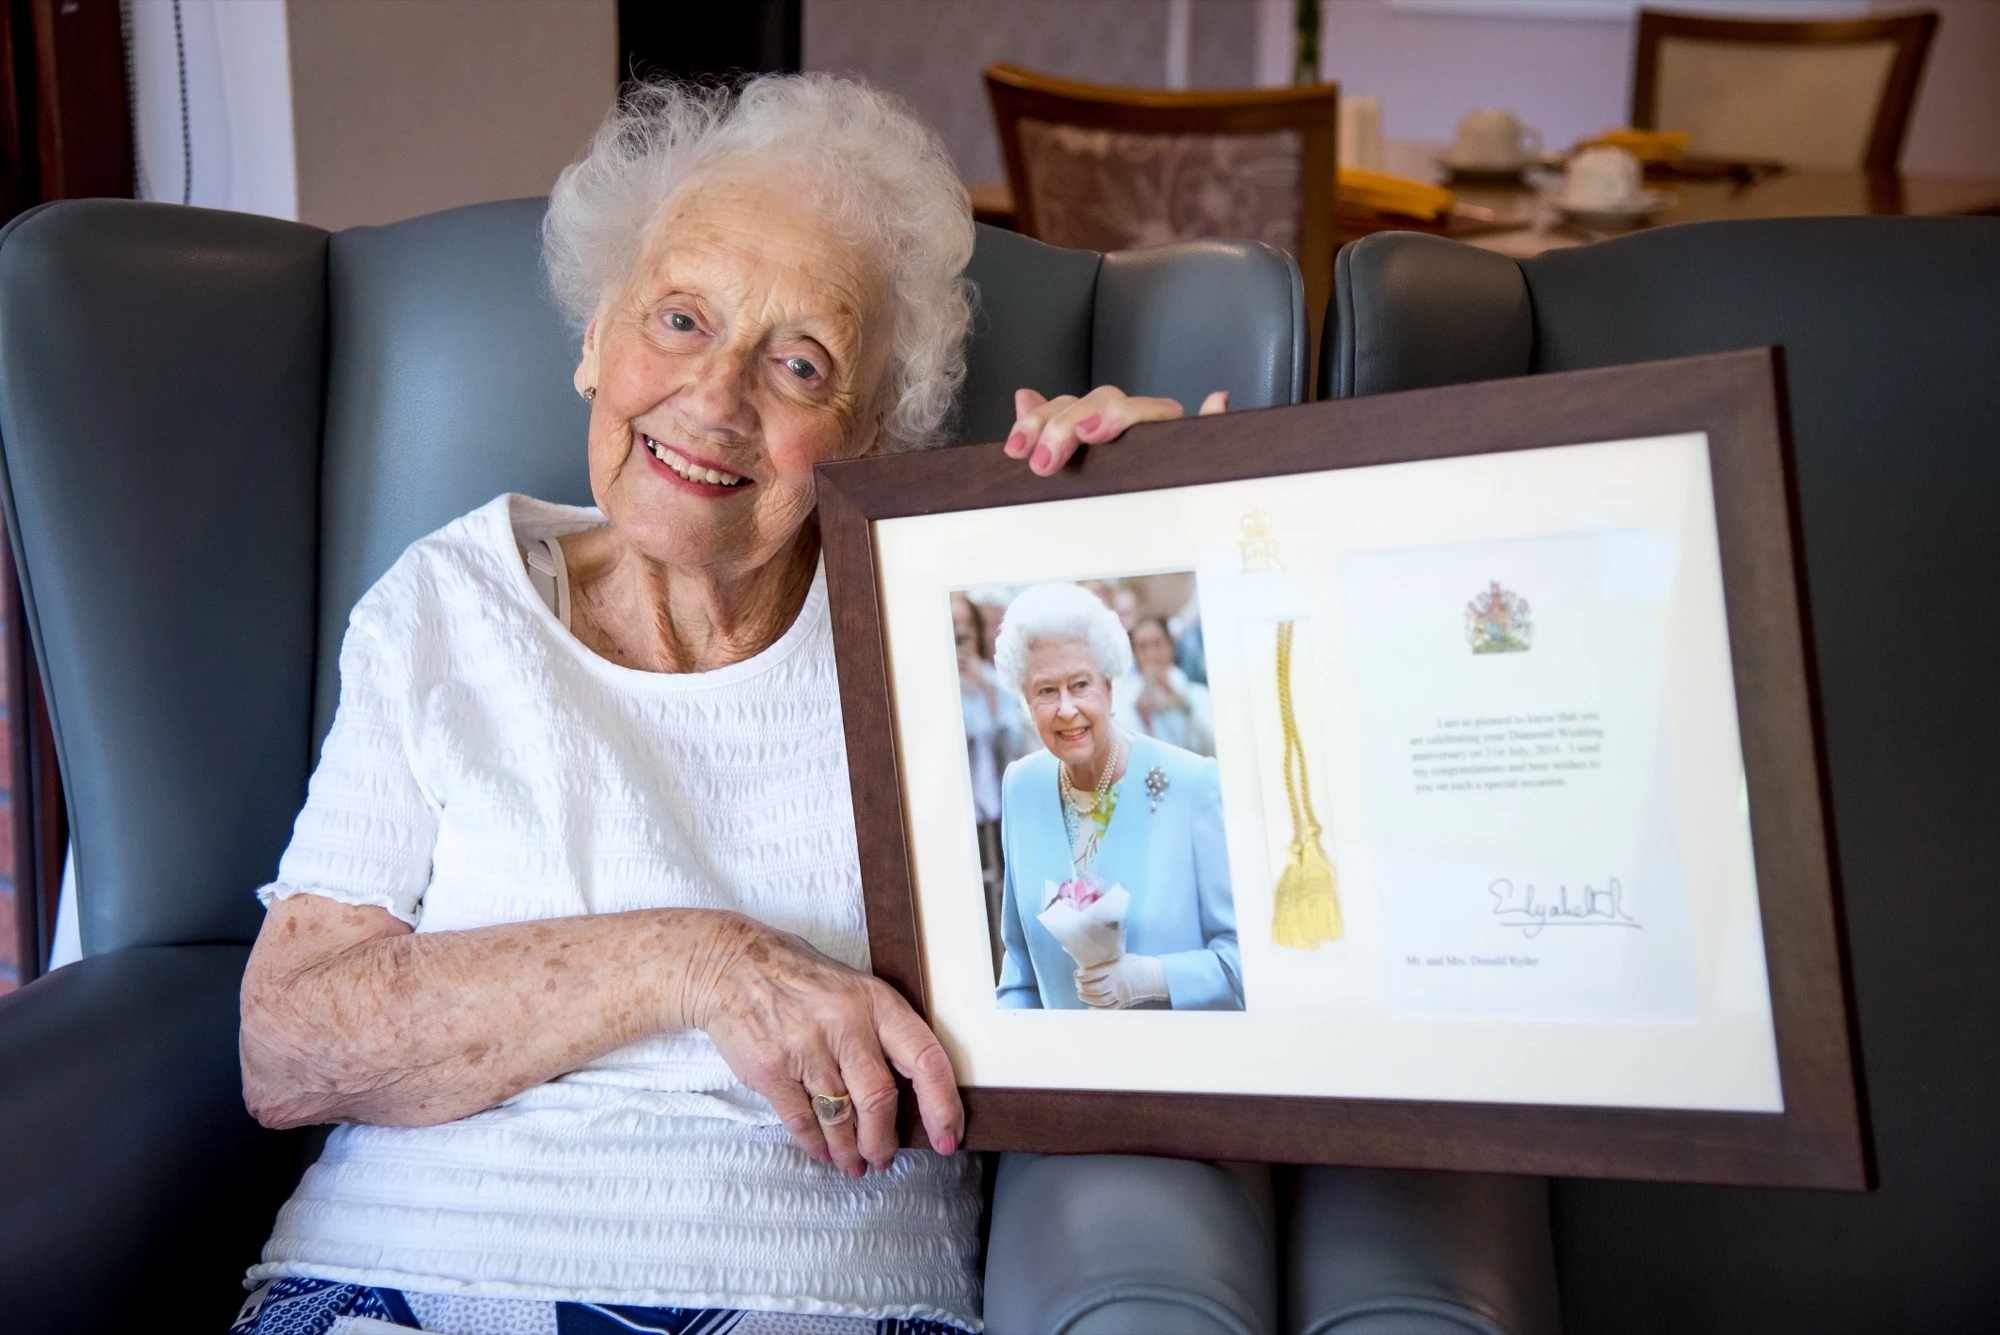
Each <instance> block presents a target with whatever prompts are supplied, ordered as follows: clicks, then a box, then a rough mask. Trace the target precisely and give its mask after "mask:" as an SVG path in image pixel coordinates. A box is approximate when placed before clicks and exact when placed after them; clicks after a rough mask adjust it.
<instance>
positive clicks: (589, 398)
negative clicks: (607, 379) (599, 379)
mask: <svg viewBox="0 0 2000 1335" xmlns="http://www.w3.org/2000/svg"><path fill="white" fill-rule="evenodd" d="M578 392H579V393H581V394H582V395H583V401H584V402H585V403H595V402H597V386H595V385H588V386H585V387H584V388H583V389H582V390H580V391H578Z"/></svg>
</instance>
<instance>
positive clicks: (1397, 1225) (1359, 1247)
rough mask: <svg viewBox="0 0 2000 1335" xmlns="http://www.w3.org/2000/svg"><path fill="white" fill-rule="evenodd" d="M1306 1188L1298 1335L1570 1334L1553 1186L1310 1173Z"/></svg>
mask: <svg viewBox="0 0 2000 1335" xmlns="http://www.w3.org/2000/svg"><path fill="white" fill-rule="evenodd" d="M1297 1185H1298V1190H1297V1192H1296V1194H1295V1196H1294V1198H1293V1204H1292V1230H1291V1255H1290V1262H1291V1264H1290V1272H1291V1284H1290V1286H1289V1292H1290V1307H1291V1313H1290V1321H1289V1322H1288V1328H1289V1329H1291V1330H1292V1331H1295V1332H1297V1335H1558V1332H1559V1331H1560V1330H1561V1318H1560V1315H1559V1311H1558V1301H1557V1296H1556V1267H1555V1245H1554V1241H1553V1239H1552V1237H1551V1235H1550V1233H1549V1184H1548V1181H1547V1180H1546V1179H1545V1178H1539V1177H1500V1176H1495V1175H1491V1174H1482V1173H1428V1172H1414V1171H1391V1170H1386V1169H1379V1168H1302V1169H1300V1170H1299V1175H1298V1184H1297Z"/></svg>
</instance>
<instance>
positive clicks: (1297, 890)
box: [1271, 621, 1345, 950]
mask: <svg viewBox="0 0 2000 1335" xmlns="http://www.w3.org/2000/svg"><path fill="white" fill-rule="evenodd" d="M1278 717H1279V720H1280V722H1282V723H1283V724H1284V728H1285V800H1286V802H1287V803H1288V804H1289V805H1290V807H1291V812H1292V855H1291V858H1290V860H1288V861H1287V862H1286V863H1285V870H1284V871H1283V872H1281V873H1279V876H1278V891H1277V911H1276V913H1275V914H1274V915H1273V919H1272V922H1271V938H1272V939H1273V940H1274V941H1276V942H1277V943H1278V944H1279V945H1281V946H1286V947H1289V948H1291V949H1293V950H1317V949H1318V948H1319V943H1320V942H1322V941H1338V940H1339V939H1340V938H1341V935H1342V934H1343V932H1344V930H1345V929H1344V927H1343V925H1342V923H1341V920H1340V890H1339V886H1338V884H1337V882H1336V879H1335V877H1334V874H1333V862H1332V861H1331V860H1330V859H1329V858H1328V857H1327V855H1326V849H1325V848H1323V847H1321V845H1320V842H1319V836H1320V823H1319V819H1318V818H1317V817H1316V816H1314V815H1313V809H1312V788H1311V786H1310V784H1309V783H1308V782H1307V779H1306V750H1305V745H1304V743H1302V742H1301V741H1300V740H1299V723H1298V719H1297V718H1296V717H1294V715H1293V713H1292V623H1291V622H1289V621H1280V622H1279V623H1278ZM1294 765H1296V766H1297V767H1298V775H1297V778H1296V779H1294V777H1293V766H1294Z"/></svg>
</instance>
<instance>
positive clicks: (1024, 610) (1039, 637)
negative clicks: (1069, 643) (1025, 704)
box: [993, 584, 1132, 695]
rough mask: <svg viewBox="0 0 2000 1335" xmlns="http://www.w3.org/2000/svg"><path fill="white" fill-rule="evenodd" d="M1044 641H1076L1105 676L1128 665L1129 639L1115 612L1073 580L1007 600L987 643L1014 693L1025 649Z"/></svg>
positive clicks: (1022, 677) (1022, 678) (1023, 673)
mask: <svg viewBox="0 0 2000 1335" xmlns="http://www.w3.org/2000/svg"><path fill="white" fill-rule="evenodd" d="M1044 640H1082V641H1083V643H1084V646H1085V647H1086V648H1088V649H1089V650H1090V656H1091V657H1092V658H1094V659H1096V660H1097V668H1098V670H1099V671H1100V672H1102V673H1103V674H1104V676H1105V678H1106V680H1110V681H1115V680H1117V679H1118V678H1119V677H1122V676H1124V675H1125V673H1126V671H1127V670H1128V669H1130V668H1131V666H1132V642H1131V640H1130V639H1128V638H1127V637H1126V634H1125V627H1124V625H1123V623H1121V622H1120V621H1119V620H1118V614H1117V613H1116V612H1114V611H1112V610H1111V609H1110V608H1108V607H1106V606H1105V605H1104V603H1103V601H1102V600H1101V599H1099V598H1098V596H1097V595H1096V594H1094V593H1092V592H1091V591H1090V590H1089V589H1086V588H1084V587H1083V586H1082V585H1079V584H1036V585H1032V586H1030V587H1029V588H1026V589H1023V590H1022V591H1021V593H1020V596H1018V597H1017V598H1015V599H1014V601H1013V602H1011V603H1009V604H1007V613H1006V615H1005V616H1003V617H1002V618H1001V620H1000V634H999V637H998V638H997V639H995V641H994V643H993V670H994V671H995V672H996V673H998V674H999V676H1000V684H1001V685H1002V686H1005V687H1006V688H1007V689H1008V690H1010V691H1012V692H1014V693H1015V694H1016V695H1019V694H1021V693H1022V691H1021V688H1022V686H1023V684H1024V683H1025V682H1026V681H1027V679H1028V651H1029V650H1030V649H1033V648H1034V647H1035V646H1036V645H1038V644H1040V643H1042V642H1043V641H1044Z"/></svg>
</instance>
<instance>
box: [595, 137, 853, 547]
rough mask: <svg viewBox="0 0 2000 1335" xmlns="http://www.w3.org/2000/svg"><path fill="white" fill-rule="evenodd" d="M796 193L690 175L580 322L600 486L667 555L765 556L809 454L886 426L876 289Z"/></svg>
mask: <svg viewBox="0 0 2000 1335" xmlns="http://www.w3.org/2000/svg"><path fill="white" fill-rule="evenodd" d="M801 196H802V192H801V191H799V190H797V189H796V188H794V189H790V190H787V189H785V188H783V186H782V185H781V184H779V183H777V182H775V181H772V180H769V179H764V178H752V177H748V176H724V177H719V178H714V179H710V180H707V181H704V182H701V183H698V184H696V185H693V186H691V187H689V188H688V189H687V190H686V191H685V192H684V193H683V194H682V195H681V196H680V198H679V199H678V200H676V201H675V202H674V203H673V204H672V205H670V206H669V208H668V209H667V211H666V212H665V213H663V214H662V215H661V217H660V219H659V220H658V222H657V223H656V224H655V225H654V227H653V229H652V231H651V234H650V235H649V238H648V241H647V244H646V247H645V250H644V252H643V254H642V258H641V261H640V264H639V266H638V269H637V272H636V273H635V274H634V276H633V278H632V280H631V283H630V284H629V286H628V287H627V288H626V289H625V290H624V291H622V292H614V293H612V294H610V295H609V296H608V297H607V299H606V301H605V303H604V305H603V306H602V307H601V308H600V309H599V311H598V313H597V316H596V318H595V319H593V320H592V321H591V325H590V329H589V331H588V332H587V334H586V335H585V342H584V356H583V361H582V364H581V365H579V366H578V368H577V374H576V385H577V388H578V389H579V390H584V389H588V388H592V387H594V388H595V389H596V398H595V400H594V401H593V403H592V409H591V418H590V485H591V491H592V493H593V495H594V496H595V497H596V500H597V504H598V506H599V508H600V509H602V510H603V511H604V513H605V515H606V516H607V517H608V518H609V519H610V520H611V522H612V523H613V524H614V525H616V526H617V528H618V530H619V532H620V533H621V534H622V535H623V536H624V537H625V538H626V540H628V541H630V542H631V543H632V544H633V545H634V546H636V547H637V548H638V549H639V550H640V551H641V552H642V553H644V554H645V555H646V556H648V557H650V558H652V559H654V560H656V561H659V562H662V563H664V564H667V565H672V566H682V567H703V568H708V569H712V570H715V571H716V572H717V573H727V572H730V571H740V570H748V569H754V568H756V567H759V566H762V565H763V564H765V563H766V562H768V561H770V560H772V559H773V558H774V557H776V556H777V555H778V554H779V553H781V552H782V551H783V550H784V548H785V547H786V545H787V544H788V543H790V542H791V541H792V540H793V539H794V538H795V537H796V535H797V533H798V531H799V528H800V526H801V525H802V524H803V523H804V522H805V520H806V518H807V516H809V515H810V514H811V513H812V507H813V476H812V470H813V466H814V465H815V464H818V463H822V462H825V461H827V460H830V459H840V458H848V457H852V456H855V455H859V454H865V453H868V452H870V451H871V450H872V449H873V448H874V447H875V444H876V442H877V441H878V440H879V439H880V438H881V437H880V430H879V425H880V420H881V417H882V413H883V410H884V408H885V406H886V405H885V404H884V403H883V402H882V401H881V387H882V382H883V378H884V370H885V367H886V357H885V355H884V353H883V351H882V345H883V343H884V342H885V340H884V339H882V338H881V337H879V336H878V330H877V324H878V322H879V319H880V315H881V312H880V309H879V307H880V301H879V293H878V291H877V287H878V285H877V283H876V282H875V277H874V274H873V271H872V269H871V267H870V266H869V265H868V264H867V263H866V261H865V257H864V256H863V255H862V254H861V253H860V251H859V250H858V249H857V248H856V247H854V246H853V245H851V244H848V243H846V242H844V241H842V240H840V239H839V238H838V237H837V236H835V235H834V231H835V229H833V228H831V227H829V226H828V225H827V224H826V222H825V220H824V219H823V218H822V217H820V216H819V215H818V214H817V213H815V212H813V211H812V210H810V209H809V208H808V207H806V205H805V204H804V203H803V202H802V198H801Z"/></svg>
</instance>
